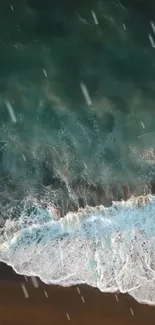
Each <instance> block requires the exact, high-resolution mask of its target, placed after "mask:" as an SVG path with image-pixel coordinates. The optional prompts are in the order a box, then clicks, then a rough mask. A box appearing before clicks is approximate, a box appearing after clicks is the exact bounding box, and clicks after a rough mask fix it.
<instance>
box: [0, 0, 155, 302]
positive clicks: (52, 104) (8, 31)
mask: <svg viewBox="0 0 155 325" xmlns="http://www.w3.org/2000/svg"><path fill="white" fill-rule="evenodd" d="M154 9H155V5H154V3H153V1H149V3H146V2H145V1H144V0H143V1H140V0H139V1H138V0H137V1H129V0H128V1H127V0H126V1H125V0H124V1H119V0H118V1H116V0H114V1H109V0H108V1H106V0H104V1H103V0H101V1H99V0H97V1H94V0H91V1H90V0H89V1H87V0H85V1H80V0H79V1H78V0H74V1H68V0H67V1H61V0H58V1H47V0H46V1H44V2H43V1H42V2H39V3H38V1H35V0H27V1H26V0H21V1H20V2H19V1H15V0H14V1H5V2H4V3H3V4H2V5H1V10H0V207H1V217H0V223H1V238H0V242H1V246H0V259H1V261H4V262H6V263H7V264H9V265H12V266H13V267H14V268H15V270H16V271H17V272H19V273H23V274H28V275H38V276H40V277H41V279H42V280H43V281H45V282H47V283H59V284H61V285H72V284H75V283H87V284H89V285H92V286H95V287H98V288H99V289H100V290H101V291H110V292H111V291H117V290H120V291H121V292H130V291H131V294H132V295H133V296H134V297H135V298H136V299H137V300H139V301H142V302H147V303H151V304H154V303H155V297H154V296H153V286H154V271H155V268H154V259H153V251H152V247H153V240H154V226H153V225H154V196H153V194H154V191H155V188H154V177H155V176H154V175H155V164H154V157H155V141H154V139H155V110H154V104H155V97H154V87H155V81H154V80H155V59H154V54H155V19H154V12H155V11H154ZM131 195H132V196H133V197H132V199H129V198H130V196H131ZM137 195H145V197H143V201H144V202H142V205H141V203H140V206H139V204H138V205H137V199H136V196H137ZM147 198H148V201H147ZM126 199H129V201H126ZM121 200H125V201H121ZM138 200H140V199H138ZM145 200H146V201H147V202H145ZM113 201H117V204H116V205H115V207H114V205H112V202H113ZM119 202H120V203H119ZM138 202H139V201H138ZM104 206H105V207H106V208H105V207H104ZM61 217H63V218H61ZM85 220H86V221H85ZM130 234H131V236H130ZM116 235H117V236H120V237H119V240H120V242H119V240H118V242H117V238H116V237H117V236H116ZM148 238H150V241H149V240H148ZM116 242H117V245H118V246H119V247H117V248H118V250H117V249H116V246H117V245H116ZM145 242H146V243H147V244H146V243H145ZM137 245H142V247H143V248H142V249H141V253H140V254H141V255H140V256H139V255H138V257H137V252H138V250H139V248H137V247H139V246H137ZM145 245H146V246H147V248H146V249H145ZM61 246H62V247H61ZM86 246H87V249H86ZM58 247H59V248H60V249H58ZM148 247H149V248H148ZM147 251H149V253H148V252H147ZM58 252H59V253H58ZM68 252H69V253H68ZM67 254H69V255H67ZM85 254H86V255H87V256H86V255H85ZM12 256H13V258H12ZM23 256H24V257H23ZM80 259H81V260H82V261H83V260H86V261H87V262H86V264H83V269H82V265H81V262H80ZM109 259H111V260H112V263H111V264H110V265H109V264H108V263H109ZM138 259H139V260H138ZM73 260H74V261H73ZM51 261H52V262H51ZM54 261H56V262H55V263H56V264H55V265H54ZM120 261H121V262H120ZM137 261H141V264H139V268H138V269H136V267H137V266H136V265H137ZM48 263H49V264H48ZM138 263H140V262H138ZM43 265H46V269H45V268H44V267H43ZM48 265H49V266H48ZM129 265H130V267H129ZM128 270H130V271H131V272H127V271H128ZM146 287H147V288H152V289H148V290H146ZM135 290H136V291H135ZM147 295H151V296H147Z"/></svg>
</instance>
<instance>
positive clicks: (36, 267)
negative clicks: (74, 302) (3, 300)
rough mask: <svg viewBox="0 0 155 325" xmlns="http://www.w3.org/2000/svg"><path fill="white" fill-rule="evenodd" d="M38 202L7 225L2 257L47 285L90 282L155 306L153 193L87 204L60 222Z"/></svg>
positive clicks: (23, 272) (154, 205) (0, 254)
mask: <svg viewBox="0 0 155 325" xmlns="http://www.w3.org/2000/svg"><path fill="white" fill-rule="evenodd" d="M35 204H36V207H35V213H34V210H33V213H31V214H30V215H29V216H26V209H25V208H23V210H22V211H21V217H20V218H19V219H18V220H14V221H13V220H11V219H10V220H9V222H8V221H7V222H6V223H5V224H4V227H3V233H1V244H0V260H1V261H3V262H5V263H7V264H9V265H11V266H12V267H13V268H14V269H15V270H16V272H18V273H20V274H24V275H29V276H30V275H31V276H39V277H40V278H41V280H42V281H44V282H45V283H50V284H59V285H62V286H69V285H73V284H80V283H86V284H88V285H90V286H93V287H98V288H99V289H100V290H101V291H103V292H116V291H118V290H119V291H120V292H123V293H125V292H128V293H129V294H130V295H132V296H133V297H134V298H135V299H137V300H138V301H140V302H143V303H148V304H155V251H154V247H155V197H154V196H151V195H148V196H147V197H145V198H144V197H142V198H138V199H137V198H131V199H129V200H128V201H127V202H124V201H122V202H114V203H113V205H112V206H111V207H108V208H105V207H103V206H99V207H95V208H88V207H86V208H85V209H81V210H79V211H78V213H68V214H67V215H66V216H65V218H61V219H59V220H55V218H54V213H55V212H54V209H53V210H52V209H51V208H50V207H48V211H47V209H46V210H45V209H43V208H41V207H40V206H39V205H38V206H37V203H35ZM21 206H22V207H25V205H21ZM24 209H25V210H24ZM23 211H25V212H23ZM49 211H50V213H49Z"/></svg>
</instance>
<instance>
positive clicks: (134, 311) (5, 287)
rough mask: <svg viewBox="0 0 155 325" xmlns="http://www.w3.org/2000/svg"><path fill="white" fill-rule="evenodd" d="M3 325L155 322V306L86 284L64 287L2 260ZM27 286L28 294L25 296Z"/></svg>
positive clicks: (139, 324)
mask: <svg viewBox="0 0 155 325" xmlns="http://www.w3.org/2000/svg"><path fill="white" fill-rule="evenodd" d="M0 274H1V277H0V290H1V295H0V323H1V325H10V324H14V325H18V324H19V325H27V324H29V325H31V324H37V325H42V324H44V325H48V324H60V325H61V324H63V325H65V324H68V321H70V322H71V323H72V324H75V325H76V324H77V325H84V324H85V325H86V324H89V325H100V324H105V325H113V324H116V325H120V324H121V325H130V324H133V325H134V324H135V325H144V324H146V323H147V322H149V325H154V319H155V308H154V307H151V306H148V305H144V304H139V303H137V302H136V301H135V300H134V299H133V298H132V297H130V296H129V295H123V294H119V293H118V294H108V293H102V292H100V291H99V290H98V289H96V288H91V287H89V286H86V285H81V286H74V287H65V288H64V287H60V286H53V285H45V284H44V283H42V282H41V281H40V280H39V281H38V285H39V286H38V287H34V285H33V283H32V281H31V278H28V281H27V280H26V279H25V278H24V276H20V275H17V274H15V272H14V271H13V270H12V268H11V267H9V266H7V265H5V264H3V263H0ZM23 285H24V286H25V288H26V291H27V293H28V297H27V298H26V297H25V296H24V292H23V288H22V286H23Z"/></svg>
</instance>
